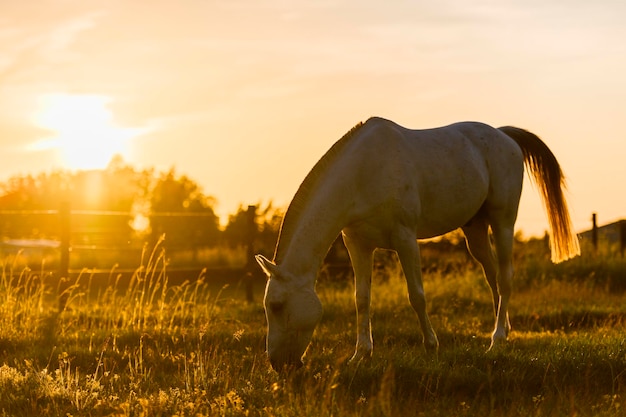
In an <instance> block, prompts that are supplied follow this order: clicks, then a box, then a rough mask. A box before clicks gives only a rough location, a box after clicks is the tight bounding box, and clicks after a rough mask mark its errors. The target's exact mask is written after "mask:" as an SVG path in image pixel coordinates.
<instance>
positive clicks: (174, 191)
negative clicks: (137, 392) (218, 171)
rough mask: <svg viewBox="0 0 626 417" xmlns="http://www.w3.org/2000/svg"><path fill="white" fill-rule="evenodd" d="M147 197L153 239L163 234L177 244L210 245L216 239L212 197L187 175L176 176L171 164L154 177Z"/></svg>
mask: <svg viewBox="0 0 626 417" xmlns="http://www.w3.org/2000/svg"><path fill="white" fill-rule="evenodd" d="M150 201H151V203H150V208H151V214H150V225H151V229H152V239H153V240H154V241H156V240H157V239H159V238H160V237H161V236H162V235H163V234H165V238H166V243H168V245H171V246H178V247H195V246H214V245H216V244H217V242H218V241H219V234H220V232H219V218H218V217H217V215H216V214H215V212H214V210H213V206H214V204H215V199H214V198H213V197H209V196H206V195H205V194H204V193H203V192H202V191H201V189H200V187H199V186H198V185H197V184H196V183H195V182H194V181H192V180H191V179H189V178H188V177H186V176H184V175H183V176H181V177H177V176H176V173H175V171H174V169H173V168H172V169H170V171H169V172H167V173H165V174H161V176H160V177H159V179H158V180H157V181H156V184H155V186H154V188H153V190H152V193H151V200H150ZM185 214H190V215H191V214H193V215H194V216H190V215H189V216H187V215H185Z"/></svg>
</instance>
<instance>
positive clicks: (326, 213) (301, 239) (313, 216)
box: [276, 201, 347, 281]
mask: <svg viewBox="0 0 626 417" xmlns="http://www.w3.org/2000/svg"><path fill="white" fill-rule="evenodd" d="M346 216H347V212H346V210H344V209H343V207H340V205H339V206H338V205H335V204H333V202H332V201H327V202H324V203H323V204H317V205H312V206H309V207H307V209H306V210H304V211H303V212H302V213H301V214H300V216H299V218H298V219H297V225H296V227H295V229H294V232H293V233H292V234H291V236H290V237H289V241H281V242H279V245H278V250H277V253H276V258H277V261H278V263H279V264H280V266H281V268H284V269H285V270H287V271H289V272H290V273H291V274H292V275H294V276H297V277H299V276H301V277H312V279H313V281H314V280H315V277H316V275H317V271H318V269H319V268H320V267H321V266H322V263H323V261H324V258H325V256H326V253H327V252H328V249H329V248H330V246H331V245H332V243H333V242H334V240H335V239H336V238H337V235H339V233H340V232H341V229H342V228H343V227H344V226H345V221H346V219H345V217H346Z"/></svg>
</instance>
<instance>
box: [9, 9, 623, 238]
mask: <svg viewBox="0 0 626 417" xmlns="http://www.w3.org/2000/svg"><path fill="white" fill-rule="evenodd" d="M624 22H626V2H624V1H622V0H596V1H582V0H571V1H556V0H555V1H545V0H541V1H539V0H523V1H522V0H517V1H508V0H477V1H472V2H468V1H463V0H437V1H419V0H414V1H409V0H390V1H385V2H383V1H371V0H359V1H357V0H344V1H339V0H318V1H315V0H291V1H287V0H282V1H281V0H254V1H253V0H214V1H212V0H207V1H201V0H193V1H192V0H180V1H162V0H150V1H148V0H124V1H122V0H119V1H115V0H113V1H83V0H57V1H20V2H18V1H10V0H0V151H1V154H2V156H3V158H2V163H0V181H4V180H6V179H8V178H9V177H11V176H13V175H24V174H37V173H40V172H48V171H50V170H52V169H57V168H66V169H73V170H75V169H94V168H103V167H105V166H106V165H107V163H108V161H109V160H110V158H111V156H112V155H113V154H116V153H119V154H121V155H122V156H123V158H124V160H125V161H126V162H127V163H129V164H131V165H133V166H136V167H137V168H143V167H155V168H157V169H163V170H166V169H169V168H170V167H175V168H176V172H177V173H179V174H185V175H188V176H189V177H190V178H191V179H193V180H194V181H196V182H197V183H198V184H200V185H201V186H202V188H203V190H204V192H205V193H206V194H209V195H212V196H214V197H215V198H216V199H217V201H218V206H217V210H218V212H219V213H220V214H222V215H225V214H228V213H234V212H235V211H236V209H237V206H238V205H239V204H243V205H247V204H250V203H257V202H261V203H263V204H265V203H267V202H269V201H270V200H272V201H274V203H275V205H277V206H286V205H287V204H288V203H289V201H290V199H291V197H292V196H293V193H294V192H295V191H296V189H297V187H298V185H299V184H300V182H301V180H302V179H303V178H304V176H305V175H306V173H307V172H308V171H309V169H310V168H311V167H312V166H313V164H314V163H315V162H316V161H317V160H318V159H319V158H320V156H321V155H322V154H323V153H324V152H325V151H326V150H327V149H328V148H329V147H330V146H331V145H332V143H334V142H335V141H336V140H337V139H339V138H340V137H341V136H342V135H343V134H344V133H345V132H346V131H348V130H349V129H350V128H351V127H352V126H353V125H354V124H356V123H357V122H358V121H361V120H365V119H367V118H368V117H369V116H373V115H376V116H381V117H385V118H388V119H392V120H394V121H396V122H398V123H400V124H402V125H405V126H407V127H412V128H429V127H435V126H441V125H445V124H449V123H453V122H457V121H461V120H477V121H482V122H486V123H488V124H491V125H494V126H501V125H515V126H519V127H522V128H525V129H528V130H530V131H532V132H534V133H536V134H538V135H539V136H540V137H542V138H543V139H544V141H545V142H546V143H547V144H548V145H549V146H550V148H551V149H552V150H553V152H554V153H555V154H556V156H557V158H558V159H559V161H560V162H561V164H562V167H563V169H564V171H565V173H566V175H567V177H568V184H569V188H568V197H569V201H570V206H571V210H572V217H573V221H574V226H575V228H576V230H577V231H582V230H585V229H588V228H589V226H590V222H591V220H590V219H591V213H592V212H594V211H595V212H597V213H598V217H599V222H600V223H601V224H603V223H607V222H610V221H614V220H617V219H620V218H624V217H626V204H625V203H626V193H625V191H626V190H625V187H624V180H625V179H626V161H625V159H626V126H624V121H625V117H624V116H626V114H625V113H626V110H625V109H626V106H625V104H626V24H625V23H624ZM525 184H526V186H525V192H524V195H523V199H522V204H521V208H520V214H519V217H518V223H517V227H518V229H520V230H522V231H523V232H524V234H525V235H537V234H539V235H541V234H543V231H544V230H545V229H546V228H547V221H546V220H545V217H544V215H543V212H542V208H541V204H540V203H539V200H538V196H537V192H536V190H535V189H534V188H532V187H531V186H530V185H529V184H530V183H529V182H528V181H526V183H525Z"/></svg>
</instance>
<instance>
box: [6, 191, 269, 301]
mask: <svg viewBox="0 0 626 417" xmlns="http://www.w3.org/2000/svg"><path fill="white" fill-rule="evenodd" d="M246 215H247V228H246V236H245V239H244V240H245V241H244V242H242V243H243V245H244V246H245V247H246V261H245V263H244V265H242V266H240V267H219V266H216V267H210V266H206V265H204V266H200V265H198V266H194V267H175V268H172V267H168V274H169V275H172V276H174V277H176V276H181V277H182V276H189V275H190V274H194V273H195V274H196V277H199V276H200V275H201V274H202V273H204V274H205V276H206V275H207V274H210V275H220V276H222V277H224V276H226V277H228V276H240V277H244V278H246V279H245V281H246V294H247V299H248V300H249V301H252V298H253V297H252V288H251V279H249V278H252V275H255V272H257V268H255V263H256V262H255V261H254V253H255V248H254V241H255V237H256V234H257V224H256V206H253V205H250V206H248V210H247V214H246ZM3 216H20V218H27V217H30V216H45V217H47V216H57V219H56V220H55V221H54V223H56V224H58V236H56V237H57V239H39V240H35V239H21V238H20V239H5V240H4V241H2V242H0V245H1V246H2V247H4V248H5V249H6V248H16V249H28V248H30V249H40V250H52V251H58V254H59V264H58V267H57V268H54V269H53V270H49V271H42V272H44V273H46V274H54V275H56V276H57V277H58V278H59V279H60V280H61V281H63V278H69V277H70V276H76V275H79V274H83V273H88V274H90V275H95V274H102V275H104V274H111V273H113V272H114V273H116V274H120V273H128V274H132V273H134V272H136V270H137V268H134V269H132V268H109V269H107V268H80V269H76V268H75V269H70V257H71V255H72V250H73V249H74V250H86V251H92V252H94V251H101V252H102V251H122V250H123V251H124V252H125V253H127V252H128V251H129V250H136V251H137V252H138V253H141V252H142V251H143V250H144V244H143V243H141V245H139V246H136V247H133V248H130V247H121V246H116V245H108V246H104V245H102V244H87V245H84V244H83V245H81V244H80V243H78V244H74V245H73V242H72V236H73V233H74V232H75V230H73V229H72V218H73V217H75V216H94V217H124V218H128V219H129V220H131V219H133V218H134V217H135V216H136V213H131V212H125V211H111V210H72V209H71V207H70V204H69V203H67V202H65V203H62V204H61V207H60V208H59V209H58V210H0V218H1V217H3ZM209 216H214V214H213V213H204V212H197V213H194V212H157V213H150V214H149V217H150V218H151V219H154V218H172V217H187V218H194V217H195V218H202V217H209ZM92 232H93V230H92ZM66 281H67V280H66ZM248 282H250V283H248ZM64 289H65V288H63V286H62V285H60V286H59V293H60V294H61V293H63V291H64ZM64 303H65V300H61V299H59V305H60V308H62V307H63V306H64Z"/></svg>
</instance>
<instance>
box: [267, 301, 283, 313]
mask: <svg viewBox="0 0 626 417" xmlns="http://www.w3.org/2000/svg"><path fill="white" fill-rule="evenodd" d="M268 307H269V309H270V311H271V312H272V313H273V314H280V313H281V312H282V311H283V309H284V308H285V303H283V302H281V301H273V302H270V303H269V305H268Z"/></svg>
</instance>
